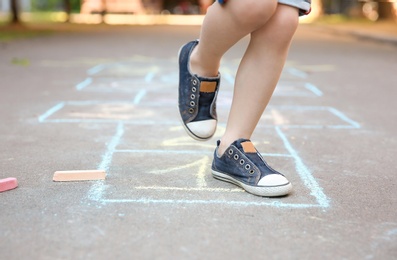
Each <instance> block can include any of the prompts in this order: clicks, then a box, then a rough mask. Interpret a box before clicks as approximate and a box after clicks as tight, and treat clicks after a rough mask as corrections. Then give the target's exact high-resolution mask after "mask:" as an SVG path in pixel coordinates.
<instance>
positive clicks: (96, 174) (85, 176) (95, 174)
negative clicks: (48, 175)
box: [52, 170, 106, 181]
mask: <svg viewBox="0 0 397 260" xmlns="http://www.w3.org/2000/svg"><path fill="white" fill-rule="evenodd" d="M105 178H106V172H105V171H103V170H84V171H56V172H55V173H54V176H53V178H52V180H53V181H93V180H104V179H105Z"/></svg>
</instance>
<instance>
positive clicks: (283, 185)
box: [212, 139, 292, 197]
mask: <svg viewBox="0 0 397 260" xmlns="http://www.w3.org/2000/svg"><path fill="white" fill-rule="evenodd" d="M219 144H220V141H218V147H217V148H216V149H215V154H214V161H213V162H212V175H213V176H214V178H216V179H219V180H222V181H227V182H230V183H233V184H235V185H237V186H240V187H241V188H243V189H244V190H246V191H247V192H249V193H252V194H254V195H257V196H264V197H278V196H285V195H287V194H288V193H290V192H291V190H292V185H291V183H290V182H289V181H288V180H287V179H286V178H285V177H284V175H282V174H281V173H279V172H277V171H275V170H274V169H272V168H271V167H270V166H269V165H268V164H267V163H266V161H265V160H264V159H263V157H262V156H261V155H260V153H259V152H258V151H257V150H256V148H255V147H254V145H253V144H252V142H251V141H250V140H248V139H238V140H237V141H234V142H233V143H232V144H231V145H230V146H229V148H227V150H226V151H225V153H224V154H223V155H222V156H219V155H218V148H219Z"/></svg>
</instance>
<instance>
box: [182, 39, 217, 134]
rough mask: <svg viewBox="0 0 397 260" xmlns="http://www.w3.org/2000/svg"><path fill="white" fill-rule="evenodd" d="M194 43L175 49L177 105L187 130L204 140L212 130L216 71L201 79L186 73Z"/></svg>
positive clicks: (214, 126) (214, 111) (215, 123)
mask: <svg viewBox="0 0 397 260" xmlns="http://www.w3.org/2000/svg"><path fill="white" fill-rule="evenodd" d="M197 44H198V40H195V41H191V42H189V43H187V44H186V45H184V46H183V47H182V48H181V49H180V50H179V93H178V108H179V113H180V115H181V118H182V125H183V127H184V128H185V130H186V131H187V133H188V134H189V135H190V136H191V137H192V138H194V139H196V140H200V141H205V140H207V139H209V138H211V137H212V136H213V135H214V133H215V131H216V125H217V122H218V118H217V114H216V97H217V95H218V89H219V83H220V74H218V76H217V77H213V78H211V77H210V78H205V77H200V76H198V75H194V74H192V73H191V72H190V68H189V60H190V55H191V53H192V50H193V49H194V47H196V46H197Z"/></svg>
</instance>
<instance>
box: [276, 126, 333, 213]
mask: <svg viewBox="0 0 397 260" xmlns="http://www.w3.org/2000/svg"><path fill="white" fill-rule="evenodd" d="M275 129H276V131H277V134H278V135H279V136H280V138H281V140H282V141H283V143H284V146H285V148H286V149H287V150H288V152H289V153H290V154H291V155H292V157H293V158H294V159H295V168H296V171H297V173H298V174H299V176H300V178H301V180H302V181H303V184H304V185H305V186H306V187H307V188H308V189H309V190H310V191H311V193H310V194H311V195H312V196H314V197H315V198H316V200H317V202H318V204H319V205H320V206H321V207H323V208H328V207H329V205H330V200H329V198H328V197H327V196H326V195H325V194H324V192H323V190H322V188H321V187H320V185H319V184H318V183H317V181H316V179H315V178H314V177H313V175H312V174H311V172H310V171H309V169H308V168H307V167H306V165H305V164H304V163H303V161H302V159H301V158H300V157H299V155H298V153H297V152H296V151H295V149H293V148H292V145H291V143H290V142H289V141H288V138H287V137H286V136H285V134H284V133H283V132H282V131H281V129H280V128H279V127H277V126H276V127H275Z"/></svg>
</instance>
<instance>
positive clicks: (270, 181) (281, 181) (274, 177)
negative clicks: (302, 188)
mask: <svg viewBox="0 0 397 260" xmlns="http://www.w3.org/2000/svg"><path fill="white" fill-rule="evenodd" d="M288 183H289V181H288V180H287V178H285V177H284V176H283V175H281V174H269V175H266V176H265V177H263V178H262V179H260V180H259V182H258V185H259V186H280V185H286V184H288Z"/></svg>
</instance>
